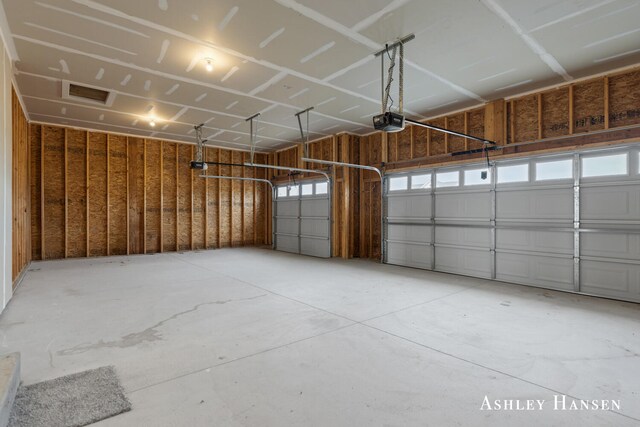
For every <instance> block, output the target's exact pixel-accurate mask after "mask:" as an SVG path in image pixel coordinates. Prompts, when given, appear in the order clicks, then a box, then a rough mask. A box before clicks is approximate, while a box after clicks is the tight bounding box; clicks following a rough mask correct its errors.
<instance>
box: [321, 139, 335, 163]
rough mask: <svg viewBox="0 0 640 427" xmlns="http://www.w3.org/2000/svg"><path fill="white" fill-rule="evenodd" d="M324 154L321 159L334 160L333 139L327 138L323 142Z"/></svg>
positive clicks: (322, 153)
mask: <svg viewBox="0 0 640 427" xmlns="http://www.w3.org/2000/svg"><path fill="white" fill-rule="evenodd" d="M321 146H322V152H321V154H320V158H321V159H322V160H332V158H333V155H332V154H333V137H329V138H325V139H323V140H322V142H321Z"/></svg>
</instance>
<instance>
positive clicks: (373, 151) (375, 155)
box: [367, 133, 382, 166]
mask: <svg viewBox="0 0 640 427" xmlns="http://www.w3.org/2000/svg"><path fill="white" fill-rule="evenodd" d="M367 160H368V163H367V164H368V165H371V166H375V165H378V166H379V165H380V163H381V162H382V133H376V134H373V135H371V136H369V158H368V159H367Z"/></svg>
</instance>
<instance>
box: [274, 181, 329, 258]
mask: <svg viewBox="0 0 640 427" xmlns="http://www.w3.org/2000/svg"><path fill="white" fill-rule="evenodd" d="M308 188H309V186H306V187H303V189H307V190H308ZM311 188H312V189H315V191H317V188H318V186H317V185H316V186H311ZM285 193H286V194H289V196H288V197H287V196H281V197H278V198H277V199H276V200H275V203H274V205H275V206H274V215H275V220H274V227H275V233H276V238H275V247H276V249H278V250H281V251H285V252H292V253H297V254H303V255H312V256H317V257H323V258H328V257H330V256H331V239H330V237H331V199H330V193H327V194H317V195H308V194H307V195H304V196H301V195H299V194H300V193H299V190H298V192H295V193H292V192H291V191H287V192H285ZM292 194H295V195H292Z"/></svg>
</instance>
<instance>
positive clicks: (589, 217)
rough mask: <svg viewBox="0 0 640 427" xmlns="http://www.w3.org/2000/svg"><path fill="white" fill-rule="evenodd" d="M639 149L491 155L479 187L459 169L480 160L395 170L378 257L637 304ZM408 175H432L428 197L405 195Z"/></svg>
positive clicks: (639, 269) (408, 187)
mask: <svg viewBox="0 0 640 427" xmlns="http://www.w3.org/2000/svg"><path fill="white" fill-rule="evenodd" d="M639 146H640V144H636V145H634V146H628V147H620V146H618V147H616V148H615V149H611V148H603V147H600V148H596V149H584V150H583V149H580V150H579V151H576V152H575V153H572V154H571V155H568V154H567V153H562V154H561V155H558V154H548V153H547V154H543V155H532V156H530V157H528V158H519V159H517V160H512V159H498V160H496V161H495V163H496V166H491V169H492V179H493V177H495V181H493V180H492V181H491V183H490V184H489V185H485V186H482V185H478V186H474V184H477V183H478V182H477V181H474V180H473V179H470V180H467V179H466V178H467V177H466V175H464V172H465V170H468V169H469V168H471V167H475V168H477V169H479V168H480V167H486V164H485V165H483V164H481V163H478V164H476V165H473V166H471V165H466V166H446V167H443V168H442V169H441V168H439V167H434V168H425V169H423V170H419V171H411V172H404V173H403V174H404V175H407V179H406V180H405V181H404V182H405V184H406V186H405V188H404V189H402V188H400V189H399V188H398V185H396V187H395V189H396V190H397V191H392V193H391V194H390V195H389V197H388V198H387V203H388V205H387V206H388V214H389V215H388V219H389V222H391V224H387V225H386V227H387V228H386V234H385V237H386V238H387V257H386V259H387V261H388V262H389V263H393V264H398V265H408V266H411V267H418V268H425V269H431V268H432V267H433V268H434V269H435V270H437V271H444V272H448V273H454V274H462V275H470V276H477V277H487V278H490V277H493V278H494V279H496V280H500V281H505V282H512V283H518V284H523V285H531V286H538V287H544V288H551V289H558V290H565V291H571V292H582V293H588V294H595V295H599V296H608V297H613V298H619V299H623V300H629V301H637V302H640V232H639V230H640V166H639V164H640V154H639V152H638V147H639ZM621 153H625V154H624V155H623V156H620V155H618V156H612V154H621ZM570 159H572V160H570ZM509 166H513V167H511V168H509ZM496 171H497V172H498V173H496ZM414 176H430V177H432V186H433V187H434V190H433V191H434V192H433V193H431V194H430V195H431V197H432V199H431V198H429V197H428V196H429V194H427V193H425V194H424V198H422V199H420V197H419V196H418V195H415V194H410V193H412V190H411V187H412V183H413V179H414V178H413V177H414ZM456 178H462V179H458V180H456ZM420 179H422V178H418V181H417V182H421V181H420ZM574 185H577V186H578V187H576V188H575V189H574ZM400 187H401V186H400ZM492 189H493V190H492ZM576 190H577V191H576ZM576 202H579V204H578V205H576ZM493 203H495V205H493ZM430 209H433V210H434V212H431V210H430ZM430 214H431V216H430ZM394 217H395V218H394ZM430 218H434V219H435V225H433V227H435V228H431V227H429V226H424V227H420V226H410V225H409V224H404V225H397V224H402V222H403V221H404V222H407V223H411V224H412V225H413V224H417V223H420V222H427V220H429V219H430ZM394 220H395V223H396V224H393V222H394ZM431 239H433V240H434V242H433V245H434V246H429V245H430V244H431V243H432V242H431ZM412 242H414V244H413V245H412V244H411V243H412ZM419 242H423V243H422V244H419ZM574 257H575V258H574ZM432 263H433V264H434V265H432Z"/></svg>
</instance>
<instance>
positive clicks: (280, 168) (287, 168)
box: [244, 163, 331, 182]
mask: <svg viewBox="0 0 640 427" xmlns="http://www.w3.org/2000/svg"><path fill="white" fill-rule="evenodd" d="M244 165H245V166H247V167H254V168H263V169H275V170H280V171H289V172H306V173H316V174H318V175H324V177H325V178H326V179H327V182H330V181H331V177H330V176H329V174H328V173H326V172H323V171H320V170H316V169H304V168H290V167H287V166H273V165H260V164H256V163H245V164H244Z"/></svg>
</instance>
